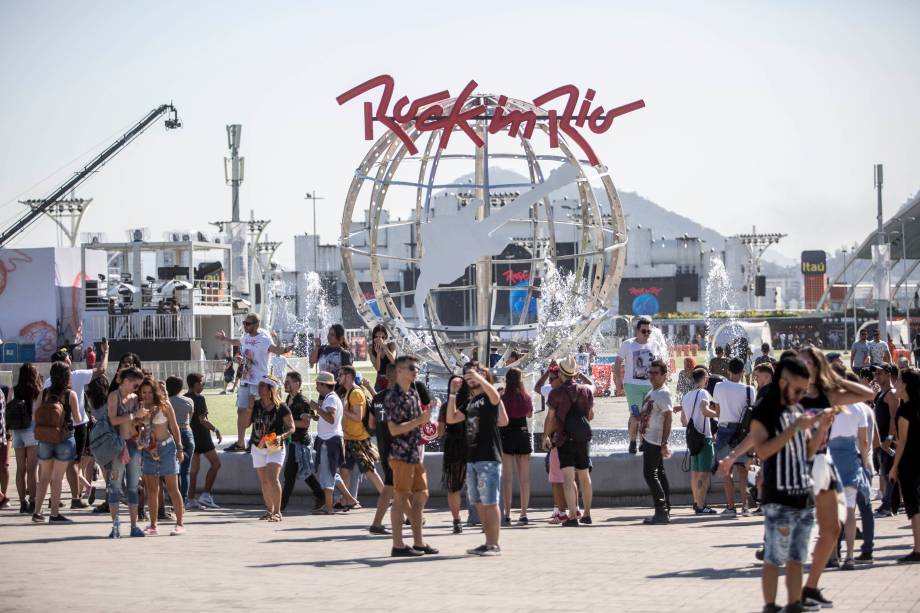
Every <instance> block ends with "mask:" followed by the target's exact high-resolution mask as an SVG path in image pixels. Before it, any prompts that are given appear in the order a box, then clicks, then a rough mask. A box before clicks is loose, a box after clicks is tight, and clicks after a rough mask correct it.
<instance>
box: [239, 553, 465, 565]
mask: <svg viewBox="0 0 920 613" xmlns="http://www.w3.org/2000/svg"><path fill="white" fill-rule="evenodd" d="M476 557H478V556H473V555H450V556H448V555H435V556H424V557H420V558H391V557H389V556H387V557H383V558H350V559H345V560H317V561H316V562H279V563H277V564H251V565H249V566H248V567H247V568H279V567H282V566H316V567H318V568H327V567H335V566H352V565H357V566H366V567H368V568H381V567H383V566H389V565H390V564H417V563H420V562H421V563H424V562H429V563H430V562H434V561H437V560H459V559H462V558H476Z"/></svg>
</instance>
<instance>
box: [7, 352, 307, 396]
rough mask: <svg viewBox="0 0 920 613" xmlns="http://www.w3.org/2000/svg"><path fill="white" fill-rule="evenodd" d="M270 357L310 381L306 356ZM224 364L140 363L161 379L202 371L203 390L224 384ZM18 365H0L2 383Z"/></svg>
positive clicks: (46, 366) (44, 371) (277, 366)
mask: <svg viewBox="0 0 920 613" xmlns="http://www.w3.org/2000/svg"><path fill="white" fill-rule="evenodd" d="M271 357H272V358H273V359H272V360H271V367H272V372H274V373H275V374H276V375H278V376H283V373H285V372H288V371H291V370H296V371H297V372H299V373H300V374H301V376H302V377H303V378H304V384H306V383H307V382H308V381H312V377H311V376H310V372H311V369H310V360H309V359H307V358H276V357H274V356H271ZM34 364H35V367H36V368H37V369H38V372H39V374H40V375H41V376H42V378H45V377H47V376H48V372H49V370H50V369H51V363H50V362H34ZM226 364H227V362H226V360H164V361H160V362H153V361H151V362H143V364H142V365H141V366H142V368H143V369H144V370H145V371H148V372H150V374H152V375H153V376H154V377H156V378H157V379H161V380H162V379H166V377H169V376H176V377H179V378H181V379H182V381H183V382H185V379H186V377H187V376H188V374H189V373H193V372H196V373H201V375H202V376H203V377H204V386H205V389H223V388H224V387H225V386H226V384H225V383H224V368H225V367H226ZM117 365H118V364H117V363H116V362H115V361H114V359H112V360H110V361H109V367H108V369H107V370H106V375H108V377H109V380H111V379H112V377H114V376H115V367H116V366H117ZM20 366H22V364H21V363H13V362H11V363H5V364H3V365H2V367H0V368H2V371H0V383H3V384H5V385H12V384H15V383H16V381H17V380H18V379H19V367H20ZM81 367H85V366H80V365H79V363H75V364H74V368H81ZM235 369H236V364H235V363H234V371H235ZM7 373H9V374H7Z"/></svg>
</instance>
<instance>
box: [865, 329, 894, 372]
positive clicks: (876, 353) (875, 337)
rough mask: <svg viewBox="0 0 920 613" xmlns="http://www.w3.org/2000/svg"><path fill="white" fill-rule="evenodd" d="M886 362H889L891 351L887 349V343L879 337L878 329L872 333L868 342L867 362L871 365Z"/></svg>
mask: <svg viewBox="0 0 920 613" xmlns="http://www.w3.org/2000/svg"><path fill="white" fill-rule="evenodd" d="M886 362H891V351H889V350H888V343H886V342H885V341H883V340H882V339H881V335H880V334H879V331H878V330H876V331H875V332H874V333H873V334H872V342H871V343H869V363H870V364H871V365H872V366H881V365H882V364H884V363H886Z"/></svg>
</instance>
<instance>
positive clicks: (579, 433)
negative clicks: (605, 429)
mask: <svg viewBox="0 0 920 613" xmlns="http://www.w3.org/2000/svg"><path fill="white" fill-rule="evenodd" d="M580 389H581V386H580V385H576V387H575V394H574V395H573V396H571V398H570V399H571V404H570V405H569V412H568V413H566V414H565V433H566V434H567V435H568V437H569V438H570V439H571V440H573V441H575V442H576V443H587V442H588V441H590V440H591V424H590V423H588V416H587V415H586V414H585V412H584V411H583V410H582V409H581V407H580V406H578V403H577V402H575V401H576V400H577V398H578V395H579V391H580Z"/></svg>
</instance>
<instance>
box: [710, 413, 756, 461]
mask: <svg viewBox="0 0 920 613" xmlns="http://www.w3.org/2000/svg"><path fill="white" fill-rule="evenodd" d="M740 429H741V424H740V423H738V422H732V423H726V424H719V429H718V430H716V460H717V461H722V460H724V459H725V458H727V457H728V454H730V453H731V452H732V450H733V449H734V447H732V444H731V441H732V439H733V438H735V435H736V434H737V433H738V430H740ZM747 459H748V454H746V453H745V454H742V455H739V456H738V457H737V458H735V464H744V463H745V462H746V461H747Z"/></svg>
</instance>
